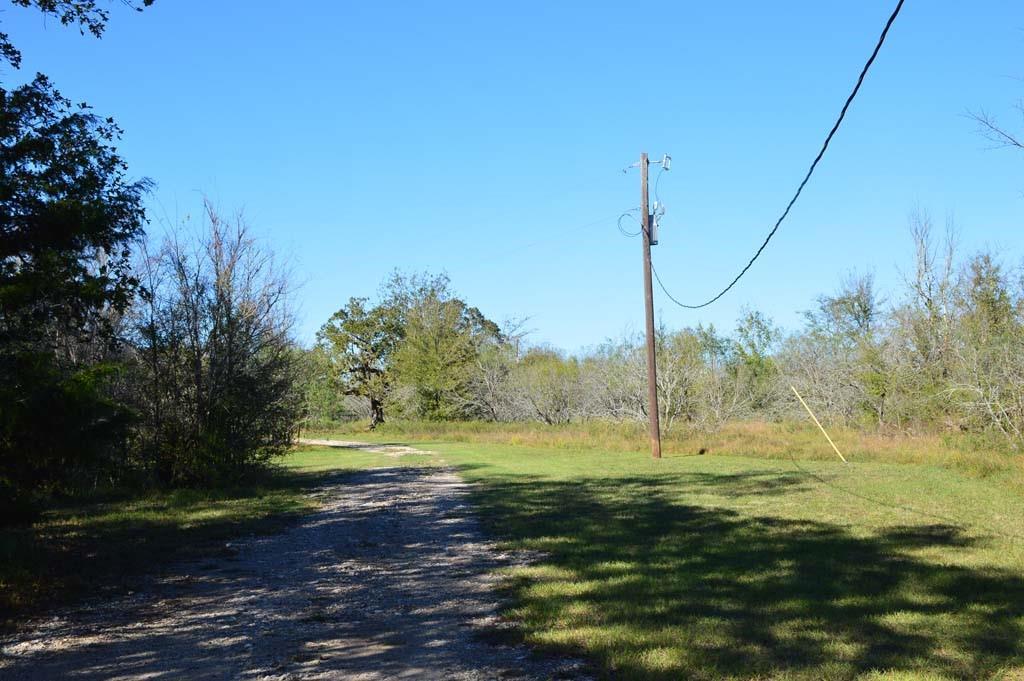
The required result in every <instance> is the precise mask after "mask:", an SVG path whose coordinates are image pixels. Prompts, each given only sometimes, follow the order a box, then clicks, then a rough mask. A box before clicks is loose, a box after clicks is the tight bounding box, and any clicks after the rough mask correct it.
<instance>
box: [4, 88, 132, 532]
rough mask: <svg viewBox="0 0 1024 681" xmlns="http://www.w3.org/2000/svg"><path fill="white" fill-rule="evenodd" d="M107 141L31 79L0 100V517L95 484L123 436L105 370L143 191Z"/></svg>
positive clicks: (103, 131) (125, 291)
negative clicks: (2, 508)
mask: <svg viewBox="0 0 1024 681" xmlns="http://www.w3.org/2000/svg"><path fill="white" fill-rule="evenodd" d="M119 134H120V130H119V129H118V128H117V126H116V125H115V124H114V123H113V121H112V120H110V119H101V118H99V117H97V116H95V115H93V114H92V113H90V111H89V110H88V108H87V107H85V106H84V105H83V106H72V104H71V103H70V102H69V101H68V100H66V99H65V98H63V97H61V96H60V94H59V93H58V92H57V91H56V90H54V88H53V87H52V86H51V85H50V83H49V81H48V80H47V79H46V78H45V77H43V76H37V77H36V78H35V80H33V81H32V82H31V83H29V84H27V85H24V86H22V87H19V88H16V89H14V90H8V89H5V88H0V495H3V496H5V497H6V499H5V500H3V501H0V504H5V505H11V504H13V505H14V506H15V507H18V508H24V507H25V504H26V501H27V500H29V499H30V498H31V497H32V496H33V495H35V494H37V493H39V492H53V491H58V492H59V491H68V490H70V489H72V488H74V487H77V486H82V485H84V484H93V483H95V481H96V472H97V471H98V470H99V469H100V468H101V467H102V464H103V462H104V461H105V460H106V459H107V458H108V457H109V456H111V455H112V451H113V450H112V448H115V447H116V446H117V443H119V442H121V441H122V440H123V437H124V434H125V428H126V426H127V412H126V410H125V409H124V408H122V407H120V406H118V405H117V404H116V403H114V402H113V401H111V400H110V399H109V398H108V397H107V392H106V390H107V386H108V384H109V381H110V379H111V377H112V372H113V371H114V369H113V368H112V367H111V366H110V365H109V364H107V363H106V360H107V359H109V358H113V357H114V356H115V355H116V353H117V333H116V331H117V325H118V322H119V319H120V316H121V315H122V314H123V313H124V312H125V310H126V309H127V307H128V306H129V304H130V303H131V301H132V299H133V297H134V295H135V292H136V290H137V283H138V282H137V281H136V279H135V278H134V276H133V275H132V273H131V270H130V262H129V256H130V253H129V246H130V244H131V243H132V242H133V240H135V239H136V238H137V237H138V236H139V235H140V234H141V232H142V228H143V224H144V215H143V211H142V196H143V194H144V192H145V191H146V190H147V188H148V183H147V182H146V181H144V180H143V181H130V180H129V179H127V177H126V175H125V172H126V169H125V164H124V161H123V160H122V159H121V158H120V157H119V156H118V155H117V152H116V150H115V148H114V147H113V143H114V142H115V141H116V139H117V137H118V135H119ZM8 517H9V516H8Z"/></svg>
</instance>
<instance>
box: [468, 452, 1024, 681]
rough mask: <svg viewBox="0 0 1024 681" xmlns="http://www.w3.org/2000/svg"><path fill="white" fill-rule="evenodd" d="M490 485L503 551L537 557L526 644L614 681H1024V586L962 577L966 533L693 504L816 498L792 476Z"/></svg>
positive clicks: (523, 590)
mask: <svg viewBox="0 0 1024 681" xmlns="http://www.w3.org/2000/svg"><path fill="white" fill-rule="evenodd" d="M466 472H467V473H469V474H470V476H471V477H474V478H476V477H478V476H477V475H476V474H475V473H474V472H473V471H472V470H471V469H468V468H467V470H466ZM480 483H481V484H480V485H479V486H478V488H477V490H476V491H475V493H474V494H475V501H476V503H477V505H478V507H479V508H480V510H481V512H482V513H483V515H484V518H485V522H486V524H487V525H488V526H489V528H490V530H491V531H492V532H493V533H494V534H495V536H497V537H499V538H502V539H506V540H508V541H510V542H511V543H512V545H513V546H516V547H520V548H524V549H528V550H534V551H539V552H541V553H540V555H541V556H542V558H541V559H540V561H539V562H538V563H537V564H535V565H532V566H528V567H526V568H523V569H522V570H520V571H518V573H517V576H516V577H514V578H513V579H512V580H511V582H510V585H509V590H510V596H511V600H512V603H513V607H512V609H511V611H510V613H511V614H512V616H513V617H515V618H516V619H519V620H522V621H523V623H524V627H523V634H524V635H525V637H526V638H527V640H529V641H530V642H532V643H535V644H540V645H542V646H549V647H551V648H553V649H556V650H560V651H573V652H580V651H582V652H583V653H584V654H587V655H589V656H590V657H591V658H592V659H595V661H596V662H597V663H598V664H599V665H600V666H601V667H602V668H603V669H605V670H606V671H607V673H609V674H610V675H612V676H614V677H615V678H639V679H678V678H695V679H719V678H725V677H728V678H763V677H766V676H768V677H773V678H774V677H775V676H776V675H784V676H785V678H854V677H856V676H858V675H860V674H863V673H865V672H868V671H871V670H888V671H892V672H900V671H903V672H906V673H908V674H911V675H916V674H917V673H931V674H941V675H943V676H944V677H953V678H960V679H978V678H985V677H993V676H997V675H998V674H999V673H1003V672H1006V670H1013V671H1011V672H1010V673H1011V674H1012V673H1021V672H1022V671H1024V668H1022V667H1021V665H1024V629H1022V627H1024V574H1022V572H1021V571H1011V570H1008V569H1000V568H995V567H991V568H970V567H964V566H962V565H959V566H958V565H956V564H955V563H956V559H957V558H958V557H959V556H960V555H962V554H963V553H965V552H971V551H974V550H976V549H979V548H981V544H984V543H985V542H987V541H988V540H985V539H979V538H976V537H970V536H966V535H964V534H963V532H962V530H961V529H960V528H956V527H952V526H947V525H941V524H922V525H914V526H906V527H895V528H893V527H890V528H887V529H883V530H879V531H877V532H875V533H873V534H868V533H866V532H865V534H863V535H862V534H857V535H855V534H852V533H851V532H850V531H849V530H848V529H847V528H844V527H841V526H837V525H831V524H828V523H824V522H812V521H806V520H792V519H785V518H777V517H768V516H756V515H749V514H748V515H743V514H741V513H739V512H737V511H735V510H730V509H728V508H705V507H698V506H694V505H690V504H687V503H685V501H686V499H687V495H688V494H689V493H700V494H708V493H711V494H714V495H717V496H720V497H724V498H727V499H728V498H731V497H738V496H753V495H762V496H763V495H773V496H774V495H784V494H788V493H790V492H793V491H797V490H801V489H803V488H804V487H805V486H806V485H808V484H810V481H809V479H808V478H806V477H804V476H800V475H796V474H794V475H782V476H779V475H776V474H771V475H769V474H759V473H750V474H729V475H714V474H679V475H655V476H643V477H615V478H610V479H605V480H595V479H588V480H582V481H575V480H574V481H552V480H550V479H542V478H537V477H525V476H524V477H520V476H505V477H493V476H491V475H490V474H488V475H484V476H483V477H482V478H481V479H480ZM901 678H903V677H901ZM914 678H917V677H916V676H914ZM929 678H931V677H929ZM1011 678H1016V677H1011Z"/></svg>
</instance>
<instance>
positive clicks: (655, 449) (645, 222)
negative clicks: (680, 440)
mask: <svg viewBox="0 0 1024 681" xmlns="http://www.w3.org/2000/svg"><path fill="white" fill-rule="evenodd" d="M648 165H649V162H648V160H647V153H646V152H644V153H642V154H640V220H641V222H640V224H641V230H640V231H641V232H642V236H643V239H642V241H643V250H644V307H645V310H646V312H647V416H648V420H649V421H650V428H651V456H653V457H654V458H655V459H660V458H661V424H660V423H659V422H658V366H657V362H656V357H655V352H654V287H653V285H652V284H651V207H650V199H649V197H648V196H647V166H648Z"/></svg>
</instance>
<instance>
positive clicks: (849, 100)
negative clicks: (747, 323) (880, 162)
mask: <svg viewBox="0 0 1024 681" xmlns="http://www.w3.org/2000/svg"><path fill="white" fill-rule="evenodd" d="M903 2H904V0H899V2H897V3H896V9H894V10H893V11H892V14H891V15H890V16H889V20H888V21H887V22H885V28H883V29H882V34H881V35H880V36H878V43H877V44H876V45H875V49H874V50H873V51H872V52H871V56H870V57H868V60H867V62H866V63H865V64H864V68H863V69H861V72H860V76H858V77H857V84H856V85H854V86H853V91H852V92H850V96H849V97H847V98H846V103H845V104H843V109H842V111H840V112H839V118H837V119H836V122H835V125H833V126H832V129H831V130H830V131H829V133H828V136H827V137H825V143H824V144H822V145H821V150H820V151H819V152H818V155H817V156H815V157H814V161H813V162H812V163H811V167H810V168H808V169H807V174H806V175H805V176H804V179H803V181H802V182H801V183H800V186H799V187H797V189H796V193H795V194H794V195H793V198H792V199H790V200H789V203H788V204H787V205H786V210H784V211H782V215H781V216H779V219H778V220H777V221H776V222H775V226H774V227H772V230H771V231H770V232H768V236H766V237H765V239H764V243H762V244H761V247H760V248H758V249H757V252H756V253H754V257H752V258H751V259H750V261H749V262H748V263H747V264H746V266H745V267H744V268H743V269H742V270H740V273H739V274H737V275H736V277H735V278H734V279H733V280H732V281H731V282H729V285H728V286H726V287H725V288H724V289H722V290H721V291H720V292H719V293H718V295H716V296H715V297H713V298H711V299H709V300H707V301H705V302H703V303H700V304H699V305H687V304H685V303H681V302H679V301H678V300H676V299H675V297H673V296H672V294H671V293H669V292H668V290H667V289H666V288H665V284H663V283H662V281H661V277H658V273H657V271H656V270H655V272H654V276H655V278H656V279H657V280H658V286H660V287H661V290H662V291H663V292H664V293H665V295H666V296H668V298H669V300H671V301H672V302H673V303H675V304H676V305H678V306H679V307H684V308H686V309H689V310H698V309H700V308H702V307H707V306H708V305H711V304H712V303H714V302H715V301H717V300H718V299H719V298H721V297H722V296H724V295H725V294H726V293H728V292H729V290H730V289H731V288H732V287H733V286H735V285H736V282H738V281H739V280H740V279H741V278H742V277H743V275H744V274H746V273H747V270H749V269H750V268H751V267H752V266H753V264H754V262H755V261H756V260H757V259H758V258H759V257H760V256H761V253H762V252H763V251H764V249H765V247H767V246H768V242H769V241H771V240H772V237H773V236H775V232H777V231H779V227H780V226H781V225H782V222H783V221H784V220H785V219H786V216H788V215H789V211H790V209H791V208H793V204H795V203H796V200H797V199H798V198H800V193H801V192H803V190H804V187H805V186H806V185H807V183H808V181H810V179H811V175H813V174H814V169H815V168H816V167H817V166H818V162H819V161H821V159H822V157H823V156H824V155H825V151H826V150H827V149H828V145H829V143H831V142H832V138H833V137H834V136H835V134H836V131H838V130H839V126H840V125H842V123H843V119H844V118H845V117H846V112H847V110H848V109H849V108H850V105H851V104H852V103H853V100H854V98H855V97H856V96H857V93H858V92H859V91H860V86H861V84H863V83H864V77H865V76H867V74H868V70H869V69H870V68H871V65H872V64H873V63H874V61H875V57H877V56H878V52H879V50H881V49H882V45H883V44H884V43H885V37H886V36H887V35H888V34H889V29H890V28H891V27H892V24H893V22H894V21H896V17H897V16H899V13H900V10H901V9H903Z"/></svg>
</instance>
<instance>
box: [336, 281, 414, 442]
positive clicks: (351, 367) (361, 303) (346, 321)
mask: <svg viewBox="0 0 1024 681" xmlns="http://www.w3.org/2000/svg"><path fill="white" fill-rule="evenodd" d="M404 335H405V334H404V327H403V325H402V322H401V317H400V315H399V312H398V310H397V308H396V307H395V306H394V305H393V304H382V305H376V306H373V307H370V306H368V305H367V299H366V298H350V299H349V301H348V304H346V305H345V307H343V308H341V309H340V310H338V311H337V312H335V313H334V314H333V315H331V318H330V319H329V320H328V321H327V323H326V324H324V325H323V327H322V328H321V329H320V331H319V333H318V334H317V344H318V346H319V347H320V348H321V349H322V350H323V352H324V354H325V355H326V357H327V361H328V362H329V363H330V365H331V368H332V370H331V371H330V372H329V374H328V376H329V378H328V380H329V381H330V382H331V383H332V384H334V383H335V382H336V385H337V389H338V390H339V392H340V393H341V394H344V395H354V396H358V397H364V398H366V399H367V400H368V401H369V403H370V428H371V429H373V428H376V427H377V426H378V425H380V424H381V423H383V422H384V405H385V403H386V402H387V399H388V397H389V395H390V393H391V388H392V371H391V363H392V358H393V356H394V354H395V351H396V349H397V348H398V345H399V343H400V342H401V340H402V338H403V337H404Z"/></svg>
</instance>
